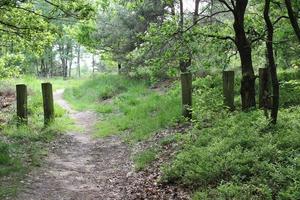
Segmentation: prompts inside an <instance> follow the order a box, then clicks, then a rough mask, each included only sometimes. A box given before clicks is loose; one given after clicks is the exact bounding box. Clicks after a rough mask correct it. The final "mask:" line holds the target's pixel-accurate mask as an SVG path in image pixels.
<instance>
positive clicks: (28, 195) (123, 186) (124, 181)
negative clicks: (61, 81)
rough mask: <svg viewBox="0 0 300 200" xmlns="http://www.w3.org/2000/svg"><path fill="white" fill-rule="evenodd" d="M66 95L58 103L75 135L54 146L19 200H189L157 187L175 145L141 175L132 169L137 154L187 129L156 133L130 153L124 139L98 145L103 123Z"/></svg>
mask: <svg viewBox="0 0 300 200" xmlns="http://www.w3.org/2000/svg"><path fill="white" fill-rule="evenodd" d="M63 92H64V91H63V90H58V91H57V92H56V93H55V95H54V98H55V101H56V103H58V104H59V105H60V106H61V107H63V108H64V109H65V110H66V111H68V113H69V115H70V117H71V118H72V119H73V120H74V122H75V124H76V125H77V127H78V128H77V131H72V132H69V133H67V134H64V135H62V136H60V137H59V138H58V139H57V140H56V141H54V142H52V143H51V145H50V149H51V150H50V153H49V154H48V156H47V157H46V158H45V160H44V162H43V163H42V165H41V167H39V168H36V169H34V170H33V171H32V172H30V173H29V174H28V175H27V176H26V178H25V179H24V183H23V185H24V188H23V189H22V191H21V192H20V194H19V195H18V197H17V200H98V199H99V200H102V199H103V200H118V199H120V200H121V199H122V200H127V199H129V200H133V199H135V200H142V199H153V200H154V199H162V200H164V199H166V200H175V199H176V200H177V199H178V200H186V199H190V197H189V195H188V193H189V191H187V190H186V189H184V188H181V187H179V186H176V185H169V184H164V183H160V181H159V180H160V178H161V176H162V174H161V171H160V167H161V166H162V164H163V163H165V162H167V161H168V160H169V159H170V157H171V156H172V155H173V154H174V152H175V149H177V145H175V146H173V144H169V145H167V146H165V147H164V150H163V152H162V153H161V155H160V156H159V157H158V158H157V159H156V161H155V162H154V163H153V164H152V165H150V166H149V167H147V168H146V169H144V170H142V171H139V172H135V170H134V167H133V166H134V165H133V163H132V155H133V154H135V153H136V152H138V151H142V150H144V149H147V148H148V147H149V146H152V145H153V144H156V143H158V140H159V139H161V138H164V137H166V136H168V135H172V134H174V133H175V132H177V131H180V132H184V130H185V128H184V127H183V129H182V128H180V127H179V128H178V127H177V128H175V129H174V128H170V129H167V130H164V131H161V132H158V133H157V134H156V135H155V136H154V138H152V139H151V140H149V141H145V142H142V143H139V144H138V145H136V146H135V147H134V148H129V146H128V145H127V143H125V142H124V141H123V140H122V138H121V137H120V136H110V137H106V138H100V139H99V138H98V139H97V138H94V137H93V136H92V134H93V131H94V130H93V129H94V125H95V124H96V122H97V121H99V120H101V117H99V116H98V115H97V114H96V113H94V112H91V111H84V112H78V111H75V110H73V109H72V108H71V106H70V105H69V104H68V103H67V102H66V101H65V100H64V99H63Z"/></svg>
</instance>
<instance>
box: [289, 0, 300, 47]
mask: <svg viewBox="0 0 300 200" xmlns="http://www.w3.org/2000/svg"><path fill="white" fill-rule="evenodd" d="M285 5H286V7H287V10H288V15H289V19H290V22H291V24H292V27H293V29H294V31H295V34H296V36H297V38H298V40H299V42H300V27H299V24H298V19H297V16H296V15H295V12H294V10H293V7H292V3H291V0H285Z"/></svg>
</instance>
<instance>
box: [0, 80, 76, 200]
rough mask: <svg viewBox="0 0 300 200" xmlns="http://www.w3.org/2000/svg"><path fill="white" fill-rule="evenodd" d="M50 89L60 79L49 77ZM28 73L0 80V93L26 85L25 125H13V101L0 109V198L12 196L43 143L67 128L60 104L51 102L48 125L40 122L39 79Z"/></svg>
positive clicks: (43, 151)
mask: <svg viewBox="0 0 300 200" xmlns="http://www.w3.org/2000/svg"><path fill="white" fill-rule="evenodd" d="M49 81H50V82H52V83H53V84H54V89H56V88H58V86H61V85H62V83H63V82H62V81H61V80H49ZM41 82H44V80H37V79H35V78H32V77H24V78H22V79H16V80H1V81H0V85H1V87H0V92H1V94H2V95H5V94H10V95H14V92H15V84H17V83H25V84H27V86H28V93H29V101H28V114H29V123H28V126H23V127H17V126H16V115H15V113H16V111H15V105H14V104H15V103H14V102H11V103H12V105H11V106H9V107H7V108H5V109H2V110H1V127H0V199H5V198H6V197H10V198H13V197H14V196H15V195H16V194H17V192H18V189H20V188H21V187H22V180H23V178H24V175H25V174H26V172H28V170H29V169H31V168H32V167H35V166H40V164H41V161H42V158H43V157H44V156H45V155H46V154H47V144H48V143H49V142H50V141H51V140H53V139H54V138H55V137H56V136H57V135H58V134H61V133H63V132H65V131H66V130H68V129H69V128H71V124H72V122H71V121H70V119H68V118H67V117H66V115H65V112H64V110H63V109H62V108H60V107H59V106H57V105H55V117H56V121H55V122H54V123H53V124H51V125H50V126H49V127H46V128H45V127H44V125H43V122H44V121H43V110H42V109H43V108H42V95H41V89H40V87H41V86H40V83H41Z"/></svg>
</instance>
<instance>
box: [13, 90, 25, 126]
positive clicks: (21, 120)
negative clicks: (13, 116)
mask: <svg viewBox="0 0 300 200" xmlns="http://www.w3.org/2000/svg"><path fill="white" fill-rule="evenodd" d="M16 93H17V97H16V98H17V117H18V125H21V124H27V123H28V117H27V87H26V85H24V84H20V85H16Z"/></svg>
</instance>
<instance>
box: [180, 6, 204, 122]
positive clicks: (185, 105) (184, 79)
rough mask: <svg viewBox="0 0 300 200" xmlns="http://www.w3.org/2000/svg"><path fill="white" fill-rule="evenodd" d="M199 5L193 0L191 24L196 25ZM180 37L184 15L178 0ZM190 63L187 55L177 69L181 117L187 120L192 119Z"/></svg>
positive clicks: (190, 58) (190, 59)
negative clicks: (180, 95)
mask: <svg viewBox="0 0 300 200" xmlns="http://www.w3.org/2000/svg"><path fill="white" fill-rule="evenodd" d="M199 4H200V0H195V12H194V16H193V23H194V24H196V23H197V19H198V17H199ZM179 25H180V37H181V39H183V29H184V13H183V0H180V23H179ZM191 63H192V55H191V53H189V58H188V59H181V60H180V62H179V68H180V71H181V89H182V115H183V116H184V117H185V118H187V119H190V120H191V119H192V80H193V77H192V73H191V72H190V71H189V67H190V66H191Z"/></svg>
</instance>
